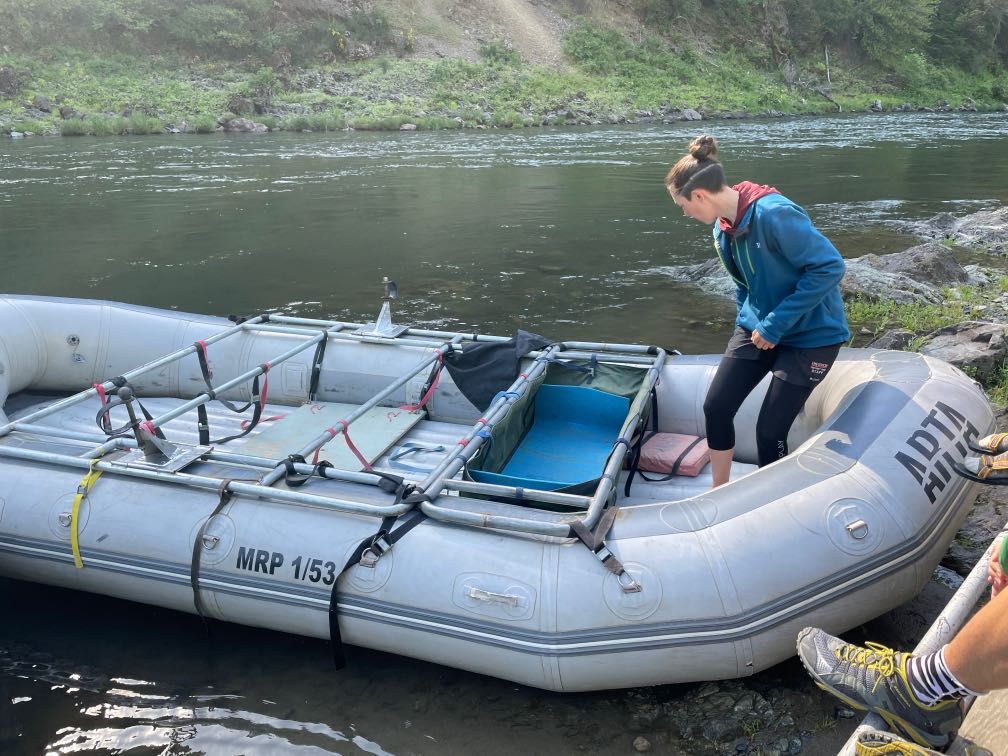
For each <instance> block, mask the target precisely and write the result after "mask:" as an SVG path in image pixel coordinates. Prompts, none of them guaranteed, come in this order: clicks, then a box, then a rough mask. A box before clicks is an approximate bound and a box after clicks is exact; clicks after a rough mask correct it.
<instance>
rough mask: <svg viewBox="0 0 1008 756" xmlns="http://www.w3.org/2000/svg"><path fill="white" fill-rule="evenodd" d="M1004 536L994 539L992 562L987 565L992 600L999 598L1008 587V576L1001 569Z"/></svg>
mask: <svg viewBox="0 0 1008 756" xmlns="http://www.w3.org/2000/svg"><path fill="white" fill-rule="evenodd" d="M1002 540H1004V536H1000V537H998V538H995V539H994V549H993V553H992V554H991V558H990V561H989V562H988V563H987V582H988V583H990V587H991V598H994V597H995V596H997V595H998V594H999V593H1000V592H1001V591H1002V589H1003V588H1004V587H1005V586H1006V585H1008V575H1005V574H1004V570H1002V569H1001V562H1000V557H1001V541H1002Z"/></svg>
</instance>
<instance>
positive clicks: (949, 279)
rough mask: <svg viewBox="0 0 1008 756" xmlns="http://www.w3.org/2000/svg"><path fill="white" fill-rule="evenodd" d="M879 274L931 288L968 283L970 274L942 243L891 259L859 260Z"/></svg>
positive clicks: (881, 257)
mask: <svg viewBox="0 0 1008 756" xmlns="http://www.w3.org/2000/svg"><path fill="white" fill-rule="evenodd" d="M858 259H859V260H862V261H864V262H865V263H867V264H868V265H871V266H872V267H873V268H876V269H878V270H884V271H888V272H889V273H896V274H899V275H904V276H908V277H910V278H912V279H913V280H915V281H919V282H921V283H926V284H929V285H931V286H937V287H942V286H950V285H953V284H960V283H966V282H967V281H969V274H968V273H967V272H966V269H965V268H963V266H962V265H960V264H959V262H958V261H957V260H956V259H955V256H954V255H953V254H952V250H951V249H949V248H948V247H946V246H945V245H944V244H941V243H939V242H933V241H932V242H927V243H925V244H920V245H918V246H916V247H911V248H910V249H906V250H903V251H902V252H894V253H892V254H889V255H865V256H864V257H860V258H858Z"/></svg>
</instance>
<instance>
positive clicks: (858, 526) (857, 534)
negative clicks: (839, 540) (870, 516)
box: [847, 520, 868, 541]
mask: <svg viewBox="0 0 1008 756" xmlns="http://www.w3.org/2000/svg"><path fill="white" fill-rule="evenodd" d="M847 532H848V533H850V537H851V538H853V539H854V540H855V541H863V540H864V539H865V538H867V537H868V523H867V522H865V521H864V520H855V521H854V522H852V523H850V524H848V525H847Z"/></svg>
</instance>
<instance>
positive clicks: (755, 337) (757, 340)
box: [752, 331, 777, 349]
mask: <svg viewBox="0 0 1008 756" xmlns="http://www.w3.org/2000/svg"><path fill="white" fill-rule="evenodd" d="M752 343H753V344H755V345H756V346H758V347H759V348H760V349H773V348H774V347H775V346H777V345H776V344H771V343H770V342H769V341H767V340H766V339H764V338H763V335H762V334H761V333H760V332H759V331H753V332H752Z"/></svg>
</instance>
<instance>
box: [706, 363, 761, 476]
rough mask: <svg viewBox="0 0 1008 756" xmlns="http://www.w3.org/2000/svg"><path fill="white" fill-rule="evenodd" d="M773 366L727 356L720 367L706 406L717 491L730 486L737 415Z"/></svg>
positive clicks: (712, 469)
mask: <svg viewBox="0 0 1008 756" xmlns="http://www.w3.org/2000/svg"><path fill="white" fill-rule="evenodd" d="M770 367H771V366H770V364H769V363H768V362H766V361H764V360H747V359H740V358H735V357H729V356H728V355H727V354H726V355H725V356H724V357H723V358H722V359H721V364H720V365H718V369H717V372H716V373H715V374H714V380H713V381H711V385H710V388H709V389H708V390H707V398H706V399H705V400H704V407H703V409H704V418H705V420H706V422H707V446H708V447H709V448H710V452H711V475H712V477H713V481H712V487H714V488H717V487H718V486H720V485H721V484H723V483H727V482H728V478H729V476H730V475H731V464H732V458H733V456H734V453H735V415H736V413H737V412H738V410H739V407H741V406H742V402H744V401H745V398H746V397H747V396H749V394H750V393H751V392H752V390H753V389H754V388H756V385H757V384H758V383H759V382H760V381H761V380H763V376H765V375H766V374H767V373H768V372H769V371H770Z"/></svg>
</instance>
